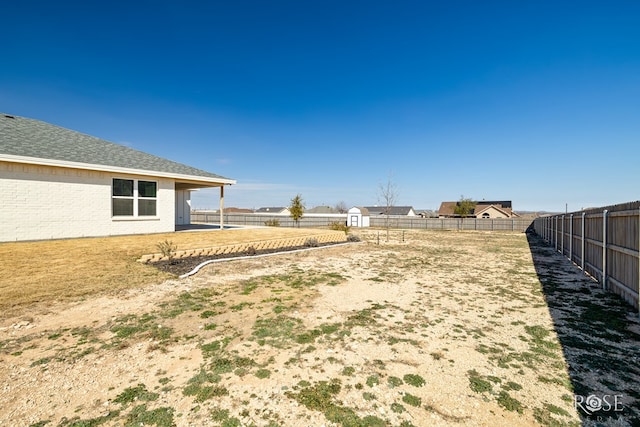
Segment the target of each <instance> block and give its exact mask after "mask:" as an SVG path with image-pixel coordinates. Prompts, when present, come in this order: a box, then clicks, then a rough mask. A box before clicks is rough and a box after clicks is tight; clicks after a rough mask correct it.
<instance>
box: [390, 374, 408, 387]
mask: <svg viewBox="0 0 640 427" xmlns="http://www.w3.org/2000/svg"><path fill="white" fill-rule="evenodd" d="M402 384H404V381H402V379H401V378H398V377H394V376H390V377H389V378H387V385H388V386H389V388H395V387H400V386H401V385H402Z"/></svg>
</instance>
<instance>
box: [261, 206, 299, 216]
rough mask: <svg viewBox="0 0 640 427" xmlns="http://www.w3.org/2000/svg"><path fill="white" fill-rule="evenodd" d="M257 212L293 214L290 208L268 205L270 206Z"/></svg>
mask: <svg viewBox="0 0 640 427" xmlns="http://www.w3.org/2000/svg"><path fill="white" fill-rule="evenodd" d="M256 213H257V214H268V215H291V212H290V211H289V208H285V207H279V206H276V207H268V208H260V209H258V210H256Z"/></svg>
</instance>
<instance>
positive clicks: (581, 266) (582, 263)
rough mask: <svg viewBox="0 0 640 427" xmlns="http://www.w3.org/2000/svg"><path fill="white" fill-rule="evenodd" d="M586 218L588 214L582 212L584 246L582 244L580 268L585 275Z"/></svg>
mask: <svg viewBox="0 0 640 427" xmlns="http://www.w3.org/2000/svg"><path fill="white" fill-rule="evenodd" d="M585 216H586V212H582V244H581V245H582V248H581V252H582V255H581V256H580V268H582V272H583V273H584V257H585V254H584V250H585V247H584V231H585V226H584V221H585Z"/></svg>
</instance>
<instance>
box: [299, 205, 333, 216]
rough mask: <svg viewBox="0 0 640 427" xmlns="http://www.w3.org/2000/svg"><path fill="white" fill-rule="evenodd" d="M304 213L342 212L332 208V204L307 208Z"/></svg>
mask: <svg viewBox="0 0 640 427" xmlns="http://www.w3.org/2000/svg"><path fill="white" fill-rule="evenodd" d="M304 213H305V215H306V214H314V215H315V214H317V215H325V214H339V213H340V212H339V211H338V210H337V209H335V208H332V207H331V206H316V207H315V208H311V209H306V210H305V211H304Z"/></svg>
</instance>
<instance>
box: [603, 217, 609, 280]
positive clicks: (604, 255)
mask: <svg viewBox="0 0 640 427" xmlns="http://www.w3.org/2000/svg"><path fill="white" fill-rule="evenodd" d="M607 212H608V211H607V210H606V209H605V210H604V211H603V212H602V289H604V290H605V291H606V290H607Z"/></svg>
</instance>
